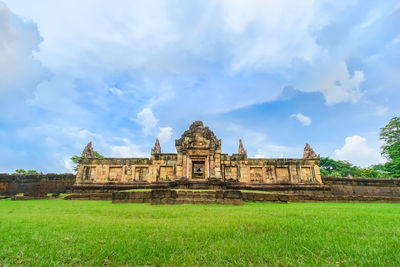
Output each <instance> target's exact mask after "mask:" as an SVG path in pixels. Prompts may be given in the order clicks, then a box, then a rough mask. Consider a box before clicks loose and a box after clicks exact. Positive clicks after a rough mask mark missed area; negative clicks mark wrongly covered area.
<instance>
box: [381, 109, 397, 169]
mask: <svg viewBox="0 0 400 267" xmlns="http://www.w3.org/2000/svg"><path fill="white" fill-rule="evenodd" d="M379 137H380V139H381V140H383V141H384V142H385V144H384V145H383V146H382V151H381V154H382V156H384V157H386V158H387V159H388V162H386V163H385V164H384V165H383V167H384V170H385V171H387V172H388V173H389V175H390V176H391V177H400V117H394V118H392V119H391V120H390V122H389V123H388V124H386V126H385V127H383V128H381V132H380V136H379Z"/></svg>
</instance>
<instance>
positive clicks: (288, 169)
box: [76, 121, 322, 184]
mask: <svg viewBox="0 0 400 267" xmlns="http://www.w3.org/2000/svg"><path fill="white" fill-rule="evenodd" d="M175 147H176V152H177V153H161V146H160V143H159V141H158V139H157V140H156V143H155V146H154V148H153V149H151V158H102V159H97V158H95V156H94V150H93V148H92V144H91V142H90V143H89V144H88V145H87V146H86V148H85V150H84V151H83V153H82V159H81V162H80V165H79V171H78V174H77V177H76V178H77V179H76V181H77V183H78V184H85V183H110V182H112V183H121V184H123V183H137V182H149V183H156V182H163V181H173V180H177V179H183V178H184V179H188V180H189V181H190V180H197V181H202V180H204V181H207V180H210V179H213V180H215V179H217V180H222V181H237V182H241V183H248V184H253V183H257V184H319V183H322V182H321V176H320V172H319V167H318V163H319V156H318V155H316V154H315V152H314V150H313V149H312V148H311V147H310V145H309V144H307V145H306V147H305V148H304V154H303V158H296V159H289V158H278V159H272V158H248V157H247V151H246V150H245V148H244V145H243V143H242V140H239V149H238V153H237V154H232V155H228V154H223V153H222V152H221V139H218V138H217V137H216V136H215V134H214V133H213V132H212V131H211V130H210V129H209V128H208V127H205V126H204V125H203V123H202V122H201V121H195V122H193V123H192V125H191V126H190V128H189V129H188V130H187V131H185V132H184V133H183V134H182V136H181V138H179V139H177V140H175Z"/></svg>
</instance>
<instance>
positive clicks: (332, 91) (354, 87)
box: [313, 62, 365, 105]
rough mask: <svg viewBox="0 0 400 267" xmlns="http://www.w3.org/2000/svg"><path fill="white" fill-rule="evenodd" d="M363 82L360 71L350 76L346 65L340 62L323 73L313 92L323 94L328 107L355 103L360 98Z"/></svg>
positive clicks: (362, 74)
mask: <svg viewBox="0 0 400 267" xmlns="http://www.w3.org/2000/svg"><path fill="white" fill-rule="evenodd" d="M364 81H365V78H364V73H363V72H362V71H359V70H357V71H354V73H353V75H350V73H349V71H348V68H347V64H346V63H345V62H341V63H339V64H337V65H334V66H333V67H332V68H331V69H330V70H327V71H326V72H325V73H323V74H322V78H321V79H320V80H319V81H318V82H317V84H316V85H315V87H314V89H313V90H314V91H318V92H321V93H323V94H324V96H325V100H326V104H328V105H335V104H338V103H340V102H352V103H357V102H358V101H359V100H360V99H361V97H362V92H361V90H360V84H361V83H362V82H364Z"/></svg>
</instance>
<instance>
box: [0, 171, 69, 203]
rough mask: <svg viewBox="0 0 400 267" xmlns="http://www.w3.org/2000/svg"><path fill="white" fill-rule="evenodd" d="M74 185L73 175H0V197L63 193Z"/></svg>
mask: <svg viewBox="0 0 400 267" xmlns="http://www.w3.org/2000/svg"><path fill="white" fill-rule="evenodd" d="M74 183H75V175H74V174H72V173H66V174H55V173H49V174H32V175H24V174H16V175H11V174H7V173H0V195H4V196H14V195H16V194H18V193H25V194H26V195H29V196H33V197H35V196H39V195H43V194H47V193H65V192H66V191H67V190H69V189H70V188H71V186H72V185H73V184H74Z"/></svg>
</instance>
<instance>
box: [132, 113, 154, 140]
mask: <svg viewBox="0 0 400 267" xmlns="http://www.w3.org/2000/svg"><path fill="white" fill-rule="evenodd" d="M133 121H135V122H137V123H139V124H140V125H141V126H142V131H143V134H144V135H149V134H151V132H152V131H153V129H154V127H156V125H157V121H158V120H157V119H156V117H154V114H153V111H152V110H151V109H150V108H143V109H142V111H140V112H139V113H138V114H137V118H136V119H134V120H133Z"/></svg>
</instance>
